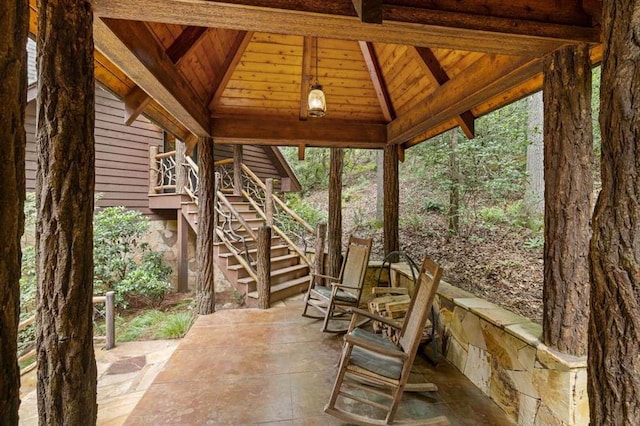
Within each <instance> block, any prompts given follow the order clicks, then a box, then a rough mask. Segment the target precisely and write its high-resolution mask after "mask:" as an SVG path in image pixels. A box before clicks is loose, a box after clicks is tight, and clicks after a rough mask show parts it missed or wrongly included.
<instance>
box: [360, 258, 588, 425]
mask: <svg viewBox="0 0 640 426" xmlns="http://www.w3.org/2000/svg"><path fill="white" fill-rule="evenodd" d="M370 268H371V269H376V270H377V268H379V265H370ZM371 275H374V274H370V276H371ZM375 275H376V276H377V273H376V274H375ZM391 275H392V277H391V280H392V283H393V284H394V285H401V286H407V285H410V284H412V283H411V281H412V280H411V278H410V277H411V273H410V271H409V269H408V268H407V267H406V266H404V265H399V266H396V265H394V268H393V270H392V274H391ZM434 306H435V307H436V310H437V312H439V319H438V329H439V335H440V337H441V338H440V350H441V353H442V354H443V355H444V357H445V358H446V359H447V360H448V361H449V362H451V363H452V364H453V365H455V366H456V367H457V368H458V369H459V370H460V371H461V372H462V373H463V374H464V375H465V376H466V377H468V378H469V380H471V381H472V382H473V383H474V384H475V385H476V386H477V387H478V388H479V389H480V390H482V391H483V392H484V393H485V394H487V395H488V396H489V397H491V399H493V400H494V401H495V402H496V404H498V405H499V406H500V407H501V408H502V409H503V410H504V411H505V413H507V414H508V415H509V416H511V417H512V418H513V419H514V420H515V421H517V423H518V424H519V425H540V426H542V425H544V426H553V425H588V424H589V403H588V399H587V358H586V357H580V358H578V357H573V356H570V355H566V354H562V353H559V352H557V351H554V350H553V349H551V348H549V347H547V346H546V345H544V344H543V343H542V342H541V341H540V338H541V335H542V326H540V325H539V324H536V323H533V322H531V321H530V320H528V319H527V318H525V317H522V316H520V315H516V314H514V313H512V312H510V311H508V310H506V309H503V308H501V307H499V306H497V305H495V304H493V303H490V302H488V301H486V300H483V299H480V298H477V297H475V296H474V295H472V294H471V293H468V292H466V291H464V290H461V289H459V288H457V287H454V286H452V285H449V284H447V283H445V282H441V283H440V287H439V289H438V295H437V296H436V299H435V301H434Z"/></svg>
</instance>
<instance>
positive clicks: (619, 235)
mask: <svg viewBox="0 0 640 426" xmlns="http://www.w3.org/2000/svg"><path fill="white" fill-rule="evenodd" d="M639 8H640V1H638V0H605V1H604V3H603V22H602V34H603V37H604V40H603V42H604V57H603V62H602V81H601V92H600V96H601V108H600V128H601V131H602V141H601V145H602V148H601V149H602V155H601V166H600V167H601V174H602V190H601V191H600V195H599V197H598V201H597V203H596V209H595V213H594V216H593V237H592V239H591V251H590V254H589V260H590V265H591V315H590V318H589V360H588V368H587V373H588V391H589V408H590V415H591V423H592V424H594V425H600V424H607V425H629V424H637V422H638V418H640V215H639V214H638V213H639V212H640V179H639V178H638V176H640V162H639V159H640V154H639V153H640V138H639V137H638V135H640V110H638V105H637V104H638V101H637V100H638V99H639V98H640V49H638V41H637V38H638V37H637V32H638V27H639V26H640V15H638V13H637V11H638V9H639Z"/></svg>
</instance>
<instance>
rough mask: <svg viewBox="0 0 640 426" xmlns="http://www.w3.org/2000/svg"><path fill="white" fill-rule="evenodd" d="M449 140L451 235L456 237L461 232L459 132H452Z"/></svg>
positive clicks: (454, 130) (449, 214)
mask: <svg viewBox="0 0 640 426" xmlns="http://www.w3.org/2000/svg"><path fill="white" fill-rule="evenodd" d="M450 136H451V138H450V139H449V173H450V178H451V188H449V212H448V216H449V234H450V235H456V234H458V231H459V230H460V227H459V226H460V220H459V219H460V163H459V162H458V132H457V131H456V129H453V130H452V131H451V135H450Z"/></svg>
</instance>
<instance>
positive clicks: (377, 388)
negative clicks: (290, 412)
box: [324, 258, 449, 425]
mask: <svg viewBox="0 0 640 426" xmlns="http://www.w3.org/2000/svg"><path fill="white" fill-rule="evenodd" d="M441 276H442V269H441V268H440V267H439V266H438V265H437V264H436V263H434V262H433V261H431V259H429V258H425V259H424V262H423V264H422V268H421V270H420V275H419V276H418V280H417V283H416V288H415V289H414V296H413V298H412V299H411V303H410V306H409V310H408V311H407V316H406V318H405V321H404V323H403V325H402V329H401V332H400V339H399V343H398V345H395V344H394V343H392V342H391V341H389V340H387V339H385V338H384V337H382V336H380V335H377V334H374V333H371V332H369V331H367V330H363V329H360V328H357V326H356V325H357V323H358V317H367V318H370V319H373V320H376V321H381V322H383V323H385V324H388V325H392V326H393V325H394V323H393V322H392V321H389V319H388V318H385V317H381V316H378V315H375V314H371V313H369V312H368V311H365V310H362V309H355V308H353V309H350V311H351V312H353V317H352V319H351V324H350V326H349V330H348V332H347V334H346V335H345V337H344V340H345V344H344V347H343V349H342V356H341V359H340V365H339V370H338V375H337V377H336V381H335V384H334V386H333V390H332V393H331V398H330V399H329V403H328V404H327V405H326V406H325V408H324V411H325V413H327V414H330V415H332V416H335V417H337V418H339V419H341V420H344V421H347V422H351V423H357V424H363V425H389V424H392V422H393V419H394V416H395V414H396V411H397V409H398V405H399V403H400V400H401V398H402V394H403V392H404V391H408V392H431V391H437V390H438V389H437V387H436V386H435V385H434V384H432V383H420V384H408V383H407V381H408V379H409V375H410V373H411V368H412V366H413V361H414V359H415V357H416V352H417V350H418V345H419V344H420V338H421V337H422V332H423V329H424V326H425V322H426V320H427V317H428V315H429V311H430V309H431V304H432V302H433V299H434V297H435V294H436V290H437V288H438V284H439V282H440V278H441ZM354 389H355V391H356V392H358V394H356V393H354V392H353V390H354ZM361 391H364V392H366V393H367V394H370V395H371V396H373V397H374V399H376V400H375V401H372V400H371V399H370V398H366V397H363V396H361V395H362V393H360V392H361ZM339 397H342V398H343V399H351V400H354V401H356V402H360V403H364V404H367V405H370V406H373V407H375V408H378V409H382V410H386V416H385V418H384V419H372V418H368V417H365V416H362V415H358V414H355V413H352V412H349V411H346V410H345V409H343V408H338V407H336V402H337V401H338V398H339ZM381 399H387V400H390V403H389V405H386V404H383V403H381V402H377V401H380V400H381ZM383 402H384V401H383ZM399 423H401V424H413V425H418V424H420V425H448V424H449V421H448V420H447V418H446V417H444V416H438V417H432V418H428V419H419V420H411V421H407V420H402V421H401V422H399Z"/></svg>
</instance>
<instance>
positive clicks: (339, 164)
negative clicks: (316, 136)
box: [327, 148, 344, 277]
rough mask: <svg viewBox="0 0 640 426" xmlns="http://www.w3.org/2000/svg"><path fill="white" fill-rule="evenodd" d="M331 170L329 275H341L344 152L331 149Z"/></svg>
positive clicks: (328, 241)
mask: <svg viewBox="0 0 640 426" xmlns="http://www.w3.org/2000/svg"><path fill="white" fill-rule="evenodd" d="M330 161H331V166H330V168H329V221H328V225H329V226H328V228H329V230H328V235H327V250H328V262H329V265H328V271H327V272H328V275H330V276H332V277H337V276H338V275H340V266H341V265H342V262H341V255H342V169H343V165H344V150H343V149H342V148H331V159H330Z"/></svg>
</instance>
